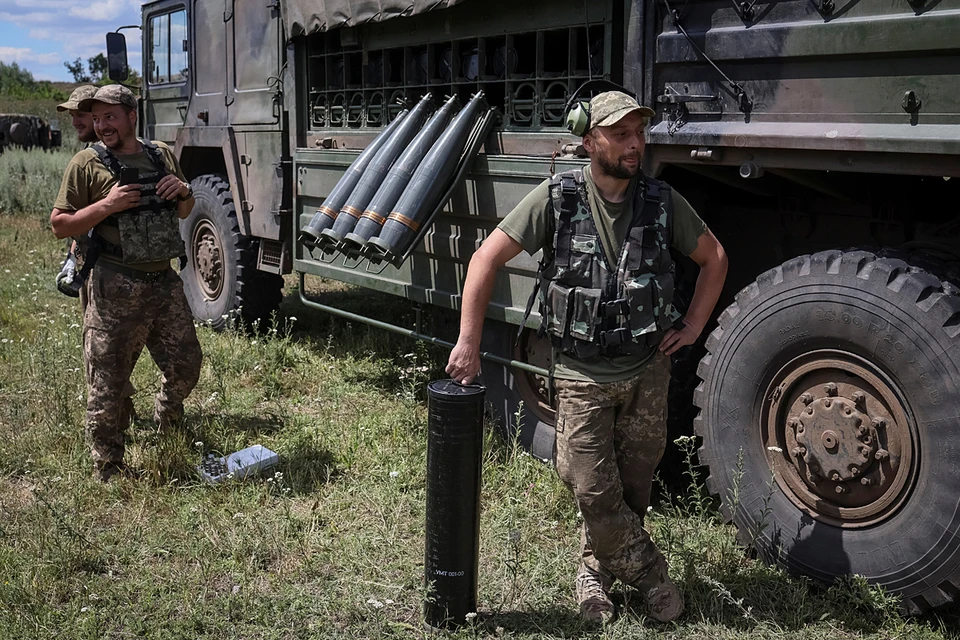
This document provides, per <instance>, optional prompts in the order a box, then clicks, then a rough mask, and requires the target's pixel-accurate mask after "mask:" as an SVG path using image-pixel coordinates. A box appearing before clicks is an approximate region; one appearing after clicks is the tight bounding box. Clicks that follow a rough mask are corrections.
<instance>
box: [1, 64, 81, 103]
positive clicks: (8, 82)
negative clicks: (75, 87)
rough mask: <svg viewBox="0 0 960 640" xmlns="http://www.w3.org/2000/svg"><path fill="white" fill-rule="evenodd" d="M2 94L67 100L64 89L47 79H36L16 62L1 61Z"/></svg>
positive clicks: (22, 97) (12, 96)
mask: <svg viewBox="0 0 960 640" xmlns="http://www.w3.org/2000/svg"><path fill="white" fill-rule="evenodd" d="M0 96H5V97H10V98H21V99H25V100H26V99H30V98H41V99H52V100H58V101H60V100H66V99H67V96H66V95H65V94H64V92H63V91H61V90H60V89H58V88H57V87H55V86H54V84H53V83H52V82H49V81H47V80H35V79H34V77H33V74H32V73H30V71H28V70H27V69H24V68H23V67H21V66H20V65H18V64H17V63H16V62H12V63H10V64H6V63H4V62H0Z"/></svg>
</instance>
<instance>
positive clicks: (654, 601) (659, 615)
mask: <svg viewBox="0 0 960 640" xmlns="http://www.w3.org/2000/svg"><path fill="white" fill-rule="evenodd" d="M632 586H633V587H634V588H635V589H637V590H638V591H640V593H641V594H642V595H643V599H644V600H645V601H646V603H647V606H648V607H649V608H650V617H651V618H653V619H654V620H657V621H659V622H673V621H674V620H676V619H677V618H679V617H680V614H682V613H683V595H681V593H680V589H678V588H677V585H675V584H674V583H673V580H671V579H670V576H669V575H667V561H666V560H665V559H664V557H663V556H660V557H659V558H657V561H656V562H655V563H654V565H653V567H651V569H650V571H649V572H648V573H647V575H645V576H644V577H642V578H640V579H639V580H637V581H636V582H634V583H633V585H632Z"/></svg>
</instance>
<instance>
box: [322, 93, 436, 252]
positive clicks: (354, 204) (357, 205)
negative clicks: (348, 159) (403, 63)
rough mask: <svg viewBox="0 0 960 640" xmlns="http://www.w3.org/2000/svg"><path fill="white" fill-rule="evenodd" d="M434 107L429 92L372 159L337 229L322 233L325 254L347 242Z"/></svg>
mask: <svg viewBox="0 0 960 640" xmlns="http://www.w3.org/2000/svg"><path fill="white" fill-rule="evenodd" d="M432 106H433V96H432V95H431V94H429V93H427V94H426V95H424V96H423V97H422V98H420V101H419V102H417V104H416V106H415V107H414V108H413V109H411V110H410V113H409V115H407V118H406V120H404V121H403V122H402V123H401V124H400V125H399V126H398V127H397V128H396V129H395V130H394V131H393V133H392V134H391V135H390V137H389V138H387V140H386V142H384V143H383V146H381V147H380V150H379V151H377V153H376V155H375V156H373V158H372V159H371V160H370V163H369V164H368V165H367V168H366V169H365V170H364V172H363V175H362V176H360V181H359V182H357V186H356V187H354V189H353V193H351V194H350V197H349V198H347V201H346V203H344V205H343V207H341V209H340V213H339V214H338V215H337V218H336V220H335V221H334V223H333V226H332V227H330V228H329V229H324V230H323V231H322V232H320V240H319V242H318V243H317V244H318V246H319V247H320V248H322V249H323V250H324V251H325V252H332V251H334V250H335V249H336V245H337V244H339V243H340V241H341V240H343V236H344V235H346V234H347V233H349V232H351V231H353V227H354V225H356V224H357V220H359V219H360V216H361V215H362V214H363V211H364V209H366V208H367V205H368V204H370V199H371V198H373V195H374V194H375V193H376V192H377V189H378V188H379V187H380V184H381V183H382V182H383V179H384V177H385V176H386V175H387V172H388V171H389V170H390V167H391V166H393V163H394V162H395V161H396V159H397V158H399V157H400V154H401V153H403V151H404V149H406V148H407V146H408V145H409V144H410V141H411V140H413V137H414V136H415V135H417V131H419V130H420V125H422V124H423V121H424V120H426V117H427V114H428V113H429V111H430V109H431V107H432Z"/></svg>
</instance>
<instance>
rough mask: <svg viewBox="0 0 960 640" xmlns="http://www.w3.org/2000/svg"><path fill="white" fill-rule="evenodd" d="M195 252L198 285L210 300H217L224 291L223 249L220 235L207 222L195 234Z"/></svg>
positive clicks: (203, 222) (201, 224)
mask: <svg viewBox="0 0 960 640" xmlns="http://www.w3.org/2000/svg"><path fill="white" fill-rule="evenodd" d="M192 246H193V252H194V264H195V265H196V269H195V270H194V273H195V274H196V279H197V284H198V285H200V290H201V291H203V295H204V297H206V298H207V299H208V300H216V299H217V298H218V297H220V293H221V291H222V290H223V249H222V245H221V242H220V234H219V233H217V230H216V229H215V228H214V226H213V225H212V224H210V223H209V222H207V221H206V220H204V221H202V222H200V223H199V224H198V225H197V227H196V229H195V230H194V232H193V243H192Z"/></svg>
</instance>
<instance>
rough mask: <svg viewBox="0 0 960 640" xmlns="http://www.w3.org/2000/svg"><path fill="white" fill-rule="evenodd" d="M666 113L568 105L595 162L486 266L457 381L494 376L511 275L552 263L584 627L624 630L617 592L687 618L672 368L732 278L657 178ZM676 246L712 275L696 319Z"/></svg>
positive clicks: (549, 198) (551, 315)
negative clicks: (485, 357) (492, 322)
mask: <svg viewBox="0 0 960 640" xmlns="http://www.w3.org/2000/svg"><path fill="white" fill-rule="evenodd" d="M581 90H582V88H581ZM578 93H579V91H578ZM575 97H576V94H574V96H573V98H575ZM573 98H571V103H572V102H573ZM653 115H654V111H653V110H652V109H649V108H647V107H642V106H640V105H639V104H638V103H637V101H636V99H635V98H634V97H632V96H629V95H627V94H626V93H623V92H621V91H607V92H605V93H601V94H599V95H597V96H594V97H593V99H592V100H590V101H589V103H588V102H586V101H582V102H581V103H579V104H578V105H577V106H575V107H573V108H570V106H569V105H568V120H567V122H568V128H569V129H570V130H571V131H572V132H573V133H575V134H576V135H580V136H583V147H584V149H585V150H586V152H587V154H588V155H589V157H590V164H589V166H586V167H583V168H582V169H577V170H573V171H568V172H564V173H562V174H560V175H557V176H553V177H552V178H550V179H548V180H546V181H544V182H543V183H542V184H541V185H540V186H538V187H537V188H536V189H534V191H532V192H531V193H530V194H529V195H528V196H527V197H526V198H524V200H523V201H522V202H521V203H520V204H519V205H518V206H517V207H516V208H515V209H514V210H513V211H512V212H511V213H510V214H509V215H508V216H507V217H506V218H504V219H503V221H502V222H501V223H500V225H499V226H498V228H497V229H495V230H494V231H493V233H492V234H491V235H490V236H489V237H488V238H487V240H486V241H485V242H484V243H483V245H482V246H481V247H480V249H479V250H478V251H477V252H476V253H475V254H474V256H473V258H472V259H471V261H470V266H469V269H468V272H467V278H466V282H465V283H464V287H463V296H462V299H463V310H462V315H461V321H460V337H459V339H458V342H457V345H456V347H455V348H454V350H453V352H452V353H451V354H450V360H449V364H448V365H447V369H446V370H447V373H448V374H449V375H450V376H451V377H452V378H453V379H455V380H457V381H458V382H461V383H464V384H466V383H469V382H471V381H472V380H473V379H474V377H476V376H477V375H478V374H479V372H480V354H479V347H480V335H481V332H482V329H483V320H484V315H485V313H486V309H487V305H488V304H489V301H490V298H491V295H492V290H493V285H494V279H495V276H496V272H497V269H499V268H500V267H502V266H503V265H504V264H506V262H507V261H508V260H510V259H512V258H513V257H515V256H516V255H518V254H519V253H520V252H521V251H523V250H526V251H527V252H528V253H530V254H531V255H532V254H535V253H537V252H538V251H540V250H542V251H543V256H544V257H543V259H542V261H541V263H540V271H539V273H538V290H539V292H540V303H541V305H540V312H541V316H542V320H543V323H542V325H541V334H542V335H545V336H549V338H550V339H551V341H552V343H553V346H554V372H553V373H554V376H555V379H556V384H555V387H556V390H557V447H556V466H557V472H558V473H559V475H560V477H561V479H562V480H563V481H564V483H565V484H566V485H567V486H568V487H569V488H570V489H571V491H572V492H573V495H574V497H575V498H576V501H577V506H578V507H579V509H580V512H581V514H582V515H583V522H584V526H583V530H582V533H581V554H580V556H581V561H580V568H579V571H578V573H577V578H576V582H575V586H576V595H577V600H578V603H579V605H580V614H581V616H582V617H584V618H585V619H587V620H591V621H596V622H609V621H611V620H613V619H614V618H615V617H616V608H615V607H614V604H613V602H612V601H611V599H610V597H609V595H608V594H609V591H610V589H611V587H612V586H613V583H614V581H615V580H616V579H619V580H620V581H621V582H623V583H624V584H626V585H630V586H631V587H634V588H636V589H638V590H639V591H640V593H641V594H642V595H643V597H644V599H645V600H646V602H647V604H648V606H649V610H650V615H651V616H652V617H653V618H655V619H656V620H660V621H663V622H668V621H671V620H675V619H676V618H677V617H678V616H679V615H680V614H681V613H682V612H683V606H684V605H683V597H682V595H681V593H680V590H679V589H678V588H677V586H676V585H675V584H674V583H673V581H672V580H671V579H670V577H669V575H668V574H667V563H666V560H665V559H664V557H663V554H662V553H661V552H660V550H659V549H658V548H657V546H656V544H654V542H653V540H651V538H650V535H649V534H648V533H647V531H646V530H645V529H644V527H643V522H644V515H645V513H646V509H647V505H648V504H649V501H650V490H651V483H652V480H653V473H654V470H655V469H656V467H657V464H658V462H659V460H660V457H661V456H662V455H663V451H664V447H665V444H666V421H665V418H666V405H667V401H666V400H667V386H668V383H669V379H670V358H669V356H670V354H672V353H674V352H675V351H676V350H677V349H679V348H680V347H683V346H685V345H689V344H692V343H693V342H694V341H696V339H697V337H698V336H699V335H700V333H701V332H702V331H703V328H704V326H705V325H706V323H707V320H708V318H709V317H710V314H711V313H712V311H713V308H714V306H715V305H716V302H717V299H718V297H719V295H720V291H721V289H722V287H723V282H724V279H725V277H726V269H727V262H726V255H725V253H724V251H723V247H722V246H720V243H719V242H718V241H717V239H716V238H715V237H714V236H713V234H712V233H710V231H709V229H707V227H706V225H705V224H704V223H703V221H702V220H701V219H700V218H699V217H698V216H697V215H696V213H695V212H694V211H693V209H692V208H691V207H690V205H689V204H688V203H687V201H686V200H684V199H683V198H682V197H680V196H679V195H678V194H677V193H676V192H674V191H673V190H672V189H670V187H669V186H668V185H666V184H665V183H663V182H660V181H658V180H655V179H653V178H651V177H648V176H645V175H644V174H643V172H642V170H641V160H642V157H643V151H644V146H645V144H646V139H645V127H646V123H647V120H648V118H650V117H652V116H653ZM671 248H673V249H675V250H677V251H678V252H680V253H683V254H685V255H688V256H690V257H691V258H692V259H693V260H694V261H695V262H696V263H697V264H698V265H699V266H700V275H699V276H698V279H697V285H696V292H695V294H694V297H693V300H692V301H691V303H690V307H689V309H688V310H687V312H686V314H685V315H684V316H683V317H681V316H680V314H679V313H678V312H677V311H676V310H675V309H674V307H673V290H674V284H675V268H674V263H673V260H672V258H671V255H670V249H671ZM536 295H537V291H535V292H534V296H536ZM533 301H534V298H533V297H531V302H530V305H532V303H533ZM529 311H530V306H528V313H529Z"/></svg>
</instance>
